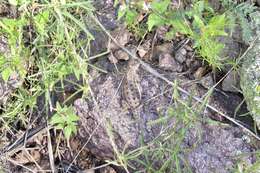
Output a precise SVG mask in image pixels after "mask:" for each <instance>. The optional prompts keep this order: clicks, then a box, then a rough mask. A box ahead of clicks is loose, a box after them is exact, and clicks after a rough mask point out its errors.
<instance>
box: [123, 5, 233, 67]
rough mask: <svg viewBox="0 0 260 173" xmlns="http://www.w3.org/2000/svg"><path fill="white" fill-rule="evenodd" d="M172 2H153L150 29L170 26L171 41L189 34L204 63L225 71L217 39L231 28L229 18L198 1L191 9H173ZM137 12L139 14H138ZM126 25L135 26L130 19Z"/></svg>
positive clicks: (128, 9)
mask: <svg viewBox="0 0 260 173" xmlns="http://www.w3.org/2000/svg"><path fill="white" fill-rule="evenodd" d="M170 3H171V1H170V0H161V1H152V2H151V3H150V5H149V7H150V8H149V10H148V11H147V15H148V18H147V22H146V25H147V30H148V31H152V30H153V29H155V28H157V27H160V26H168V27H170V31H169V32H168V33H167V38H168V39H172V38H174V37H175V35H176V33H181V34H183V35H186V36H187V37H189V38H190V39H192V40H193V41H194V47H195V48H196V50H197V52H198V53H199V54H200V56H201V57H202V58H203V60H205V61H207V62H208V63H209V65H210V66H212V67H213V68H221V67H222V65H223V62H224V60H223V58H222V57H220V56H219V54H220V53H221V51H222V49H223V48H224V45H223V44H221V43H219V42H218V41H217V37H219V36H227V33H226V32H225V29H226V28H228V27H229V20H228V18H227V17H226V15H225V14H217V13H215V12H214V10H213V9H212V8H211V7H210V6H209V5H208V4H207V3H206V2H205V1H197V2H195V3H194V4H193V6H192V8H190V9H188V10H184V9H178V10H176V9H172V8H171V7H170ZM147 6H148V5H147ZM136 8H138V6H136ZM125 9H126V11H127V12H126V13H123V14H120V17H121V16H122V15H125V20H126V19H127V14H128V13H129V11H131V9H130V8H125ZM134 10H135V13H136V11H138V10H136V9H134ZM133 18H134V17H133ZM130 21H132V20H130ZM126 24H128V25H129V24H130V25H133V23H132V22H129V21H128V20H126Z"/></svg>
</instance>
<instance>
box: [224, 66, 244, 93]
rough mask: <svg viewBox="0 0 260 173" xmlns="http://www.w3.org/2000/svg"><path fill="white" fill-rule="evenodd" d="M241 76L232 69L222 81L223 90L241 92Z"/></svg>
mask: <svg viewBox="0 0 260 173" xmlns="http://www.w3.org/2000/svg"><path fill="white" fill-rule="evenodd" d="M239 88H240V86H239V76H238V73H237V72H236V71H234V70H233V71H231V72H230V73H229V74H228V75H227V77H226V78H225V79H224V80H223V82H222V90H224V91H228V92H239Z"/></svg>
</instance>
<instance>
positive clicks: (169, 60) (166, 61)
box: [159, 53, 182, 72]
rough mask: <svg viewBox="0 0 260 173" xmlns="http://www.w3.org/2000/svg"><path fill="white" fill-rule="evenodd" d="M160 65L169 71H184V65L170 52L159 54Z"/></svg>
mask: <svg viewBox="0 0 260 173" xmlns="http://www.w3.org/2000/svg"><path fill="white" fill-rule="evenodd" d="M159 67H160V68H162V69H164V70H169V71H175V72H181V71H182V66H181V65H180V64H179V63H178V62H176V61H175V59H174V58H173V57H172V56H171V55H170V54H168V53H166V54H161V55H160V56H159Z"/></svg>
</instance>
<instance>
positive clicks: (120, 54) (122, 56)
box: [114, 49, 129, 61]
mask: <svg viewBox="0 0 260 173" xmlns="http://www.w3.org/2000/svg"><path fill="white" fill-rule="evenodd" d="M114 56H115V57H116V59H118V60H125V61H127V60H129V55H128V54H127V53H126V52H125V51H123V50H122V49H119V50H117V51H115V53H114Z"/></svg>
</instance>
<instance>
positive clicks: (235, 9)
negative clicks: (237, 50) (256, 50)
mask: <svg viewBox="0 0 260 173" xmlns="http://www.w3.org/2000/svg"><path fill="white" fill-rule="evenodd" d="M221 2H222V5H223V6H224V7H225V9H226V13H227V14H228V18H229V20H230V21H232V24H233V26H235V25H239V26H241V29H242V39H243V41H244V42H245V43H247V44H249V43H250V42H251V41H252V40H253V37H254V32H255V31H257V30H259V29H260V26H259V24H260V21H259V19H258V20H255V19H257V18H256V16H257V17H259V15H257V11H256V9H257V7H256V6H254V4H252V3H250V2H241V3H238V2H237V1H233V0H222V1H221ZM255 21H259V23H254V22H255Z"/></svg>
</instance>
